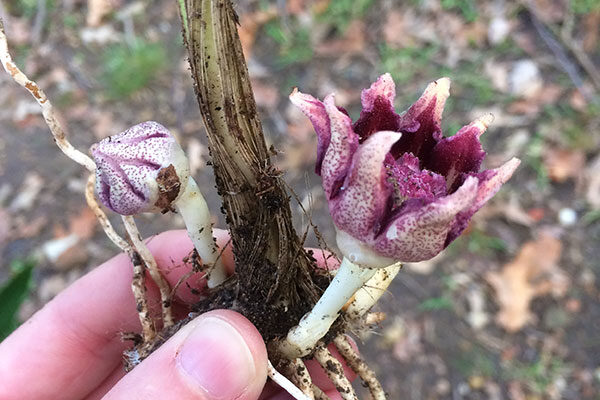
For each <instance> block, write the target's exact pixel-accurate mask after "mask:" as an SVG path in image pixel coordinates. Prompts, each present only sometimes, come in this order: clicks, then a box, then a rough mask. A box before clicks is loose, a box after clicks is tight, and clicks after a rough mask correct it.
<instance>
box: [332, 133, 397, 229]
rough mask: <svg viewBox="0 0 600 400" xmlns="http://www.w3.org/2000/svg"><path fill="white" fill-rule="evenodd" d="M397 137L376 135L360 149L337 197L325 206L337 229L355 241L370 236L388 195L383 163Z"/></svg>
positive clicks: (381, 216) (389, 192)
mask: <svg viewBox="0 0 600 400" xmlns="http://www.w3.org/2000/svg"><path fill="white" fill-rule="evenodd" d="M400 136H401V135H400V134H399V133H398V132H391V131H382V132H377V133H375V134H374V135H372V136H371V137H370V138H369V139H367V140H366V141H365V142H364V143H363V144H361V145H360V147H359V148H358V150H357V151H356V154H355V155H354V159H353V160H352V167H351V168H350V174H349V175H348V177H347V178H346V180H345V182H344V187H343V188H342V190H341V192H340V195H339V196H338V197H337V198H335V199H333V200H331V201H330V202H329V210H330V212H331V216H332V218H333V221H334V222H335V224H336V226H337V227H338V229H341V230H343V231H345V232H348V233H349V234H350V235H351V236H353V237H355V238H361V239H362V238H364V237H369V236H373V235H374V232H373V231H374V229H377V228H376V227H377V226H378V225H379V224H380V220H381V218H383V217H384V214H385V213H386V208H387V207H389V205H388V201H389V199H390V195H391V193H392V191H391V187H390V185H389V184H388V183H387V176H388V175H387V171H386V168H385V166H384V161H385V159H386V157H387V155H388V153H389V150H390V148H391V147H392V145H393V144H394V143H395V142H396V141H398V139H400Z"/></svg>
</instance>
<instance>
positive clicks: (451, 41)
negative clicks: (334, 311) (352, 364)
mask: <svg viewBox="0 0 600 400" xmlns="http://www.w3.org/2000/svg"><path fill="white" fill-rule="evenodd" d="M236 7H237V10H238V13H239V16H240V22H241V28H240V35H241V38H242V40H243V44H244V50H245V53H246V56H247V58H248V60H249V69H250V74H251V77H252V83H253V86H254V90H255V96H256V100H257V102H258V105H259V107H260V113H261V116H262V120H263V124H264V130H265V135H266V138H267V141H268V142H269V144H273V145H274V147H275V148H276V149H277V150H278V152H279V154H278V156H277V157H276V163H277V165H278V167H279V168H281V169H282V170H283V171H284V173H285V174H284V177H285V180H286V181H287V182H288V183H289V185H290V188H291V190H293V192H294V194H295V195H294V196H293V198H292V209H293V211H294V212H295V216H296V226H297V228H298V231H299V232H300V233H303V232H305V231H308V237H307V245H312V246H314V245H316V243H317V241H316V239H315V234H314V232H313V228H312V227H311V224H310V221H312V223H313V224H314V225H316V226H317V227H318V229H319V231H320V232H321V234H322V235H323V236H324V238H325V239H326V241H327V243H328V244H329V245H330V246H332V247H334V246H335V240H334V236H333V229H332V225H331V221H330V219H329V217H328V214H327V209H326V207H327V205H326V202H325V201H324V197H323V194H322V189H321V186H320V181H319V179H318V177H316V176H315V174H314V173H313V168H314V161H315V158H316V138H315V134H314V132H313V130H312V126H311V125H310V123H309V121H308V120H307V119H306V118H305V117H303V116H302V115H301V114H300V113H299V111H298V110H297V109H295V108H294V107H293V106H291V104H290V103H289V101H288V99H287V95H288V94H289V93H290V92H291V90H292V88H293V87H294V86H298V87H299V88H300V90H301V91H303V92H306V93H311V94H313V95H316V96H319V97H320V98H322V97H323V96H325V95H326V94H328V93H330V92H335V93H336V94H337V97H336V100H337V103H338V105H341V106H344V107H345V108H346V109H347V110H349V111H350V114H351V115H352V116H353V117H354V118H356V117H357V116H358V113H359V112H360V91H361V89H362V88H365V87H368V86H369V85H370V83H371V82H372V81H373V80H375V79H376V78H377V76H378V75H379V74H381V73H383V72H390V73H391V74H392V76H393V77H394V79H395V81H396V85H397V93H398V95H397V101H396V106H397V110H398V111H402V110H404V109H406V108H407V107H408V106H409V105H410V104H411V103H412V102H413V101H415V100H416V99H417V98H418V96H419V95H420V94H421V92H422V90H423V89H424V88H425V86H426V84H427V83H428V82H430V81H432V80H435V79H437V78H438V77H441V76H448V77H450V78H451V79H452V82H453V83H452V85H453V86H452V88H451V97H450V99H449V101H448V103H447V106H446V110H445V112H444V119H443V123H442V127H443V130H444V132H445V134H446V135H447V136H448V135H452V134H454V133H455V132H456V131H457V130H458V129H459V128H460V127H461V126H462V125H464V124H467V123H468V122H470V121H471V120H472V119H474V118H475V117H477V116H481V115H483V114H484V113H487V112H492V113H493V114H494V115H495V122H494V124H493V125H492V126H491V127H490V129H489V130H488V131H487V132H486V133H485V135H484V136H483V138H482V140H483V142H484V147H485V148H486V150H487V151H488V157H487V159H486V164H485V165H486V166H487V167H496V166H499V165H500V164H501V163H502V162H503V161H506V160H508V159H509V158H510V157H512V156H517V157H519V158H521V159H522V161H523V163H522V164H521V167H520V168H519V170H518V171H517V173H516V174H515V176H514V177H513V178H512V179H511V180H510V182H509V183H508V184H507V185H505V186H504V188H503V189H502V190H501V191H500V193H498V195H496V197H495V198H494V199H493V200H492V201H491V202H490V203H488V205H486V206H485V207H484V209H482V210H481V211H480V212H479V213H478V214H477V215H476V217H475V218H474V220H473V221H472V223H471V225H470V227H469V229H468V231H467V232H466V233H465V234H463V236H462V237H461V238H460V239H459V240H457V241H456V242H455V243H453V244H452V245H451V246H450V247H449V248H448V249H447V250H446V251H445V252H444V253H443V254H442V255H441V256H439V257H437V258H436V259H434V260H432V261H429V262H425V263H418V264H413V265H406V266H405V267H404V269H403V271H402V272H401V273H400V274H399V276H398V277H397V278H396V280H395V282H394V283H393V284H392V286H391V288H390V292H389V293H387V294H386V295H385V296H384V298H383V300H382V302H381V305H380V306H379V309H380V310H382V311H385V312H387V319H386V320H385V321H384V322H383V323H381V326H380V327H379V328H378V329H377V330H376V331H374V332H372V333H371V334H369V335H365V336H364V337H363V338H362V340H363V343H364V344H363V345H362V346H361V349H362V351H363V353H364V354H365V357H366V358H367V359H368V360H369V362H370V364H371V365H372V366H373V367H374V369H375V370H376V371H377V373H378V375H379V377H380V379H381V381H382V383H383V385H384V387H385V388H386V389H387V391H388V392H389V393H390V398H391V399H415V400H417V399H494V400H499V399H513V400H524V399H599V398H600V335H599V334H598V332H600V303H599V301H598V300H600V299H599V292H598V289H599V285H598V278H599V274H600V265H599V261H598V260H599V257H600V246H599V245H598V243H599V239H600V155H599V151H598V145H599V141H600V129H599V125H600V99H599V96H598V92H599V90H600V45H599V40H600V37H599V36H600V1H598V0H570V1H569V0H535V1H525V0H523V1H500V0H482V1H475V0H421V1H419V0H412V1H394V0H281V1H267V0H264V1H254V0H240V1H238V2H237V4H236ZM0 17H2V18H3V19H4V24H5V28H6V32H7V36H8V38H9V41H10V46H11V50H12V53H13V56H14V58H15V60H16V62H17V63H18V65H19V66H20V67H22V68H23V70H24V71H25V72H26V73H27V74H28V75H29V76H30V77H31V78H33V79H35V80H37V82H38V83H39V84H40V86H42V87H43V88H44V90H46V92H47V94H48V95H49V97H50V99H51V100H52V101H53V103H54V105H55V106H56V107H57V109H58V110H59V111H60V116H61V119H62V121H63V122H64V124H65V125H66V127H67V128H68V134H69V136H70V138H71V141H72V142H73V144H74V145H75V146H76V147H78V148H80V149H84V150H85V149H87V148H89V146H90V145H91V144H92V143H94V142H96V141H98V140H100V139H102V138H104V137H106V136H108V135H112V134H115V133H118V132H121V131H123V130H124V129H126V128H127V127H129V126H131V125H133V124H135V123H138V122H141V121H145V120H149V119H152V120H156V121H159V122H161V123H162V124H164V125H166V126H167V127H168V128H169V129H171V130H172V131H173V132H174V133H175V134H176V135H177V137H178V138H179V140H180V141H181V143H182V145H183V147H184V149H186V151H187V152H188V155H189V157H190V159H191V164H192V165H191V166H192V170H193V172H194V174H195V176H196V178H197V179H198V182H199V184H200V186H201V187H202V188H203V191H204V192H205V195H206V196H207V198H208V202H209V204H210V205H211V206H212V210H213V213H214V218H215V223H216V226H217V227H221V228H223V227H225V225H224V218H223V216H222V215H221V214H220V213H219V211H218V210H219V206H220V203H219V199H218V196H217V195H216V193H215V190H214V182H213V177H212V171H211V168H210V167H206V162H207V161H208V160H209V155H208V149H207V147H206V138H205V134H204V131H203V129H204V128H203V127H202V122H201V118H200V114H199V111H198V106H197V104H196V99H195V96H194V94H193V91H192V81H191V79H190V77H189V71H188V67H187V62H186V58H185V55H184V50H183V46H182V39H181V34H180V26H179V20H178V16H177V9H176V2H175V1H174V0H169V1H167V0H162V1H149V0H147V1H127V0H11V1H4V2H0ZM86 178H87V177H86V176H85V175H84V173H83V171H82V168H80V167H79V166H78V165H76V164H74V163H72V162H71V161H70V160H68V159H67V158H66V157H64V156H63V155H62V154H61V153H60V152H59V150H58V149H57V148H56V147H55V146H54V143H53V141H52V139H51V136H50V133H49V131H48V129H47V127H46V126H45V124H44V122H43V119H42V117H41V114H40V110H39V108H38V106H37V104H36V103H35V102H34V101H33V99H32V98H31V97H30V96H29V94H28V93H26V92H25V91H24V90H22V89H21V88H20V87H18V86H17V85H16V84H14V83H13V82H12V81H10V80H9V78H8V76H7V75H6V74H4V73H0V335H1V336H0V338H1V337H4V336H5V335H7V334H8V333H9V332H10V330H11V329H13V328H14V327H15V326H17V325H18V324H19V323H20V322H22V321H23V320H25V319H27V318H28V317H30V316H31V315H32V314H33V313H34V312H35V311H36V310H37V309H39V308H40V307H41V306H43V305H44V304H45V303H46V302H48V301H49V300H50V299H52V297H54V296H55V295H56V294H57V293H59V292H60V291H61V290H63V289H64V288H65V287H67V286H68V285H69V284H70V283H71V282H73V281H74V280H75V279H77V278H78V277H80V276H81V275H83V274H85V273H86V272H87V271H89V270H90V269H92V268H93V267H94V266H96V265H98V264H99V263H101V262H102V261H103V260H106V259H107V258H109V257H111V256H112V255H114V254H115V253H116V248H115V247H114V246H113V245H112V244H111V243H110V242H109V241H108V240H107V239H106V238H105V237H104V235H103V233H102V232H101V229H100V228H99V226H98V225H97V223H96V221H95V219H94V216H93V214H92V213H91V212H90V211H89V210H88V209H87V208H86V205H85V200H84V197H83V190H84V185H85V181H86ZM303 210H305V211H303ZM114 222H115V223H116V224H117V225H118V219H114ZM140 223H141V226H142V230H143V233H144V234H145V235H152V234H154V233H157V232H160V231H162V230H166V229H172V228H182V227H183V224H182V222H181V220H180V219H179V217H178V216H175V215H161V216H156V215H151V216H150V215H148V216H142V217H141V218H140ZM177 262H178V261H177V260H175V261H174V266H173V267H176V265H175V264H177Z"/></svg>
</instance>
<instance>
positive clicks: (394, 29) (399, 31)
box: [383, 10, 415, 47]
mask: <svg viewBox="0 0 600 400" xmlns="http://www.w3.org/2000/svg"><path fill="white" fill-rule="evenodd" d="M411 13H412V11H411ZM405 14H406V12H404V11H400V10H392V11H391V12H389V13H388V14H387V18H386V20H385V24H384V25H383V37H384V39H385V42H386V43H387V44H388V45H392V46H397V47H407V46H413V45H414V44H415V40H414V38H413V37H412V36H411V35H410V28H408V27H407V24H406V23H405V18H406V15H405ZM407 28H408V29H407Z"/></svg>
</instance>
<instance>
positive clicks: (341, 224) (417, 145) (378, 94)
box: [290, 74, 519, 266]
mask: <svg viewBox="0 0 600 400" xmlns="http://www.w3.org/2000/svg"><path fill="white" fill-rule="evenodd" d="M449 88H450V80H449V79H448V78H441V79H438V80H437V81H435V82H433V83H431V84H429V85H428V86H427V88H426V89H425V92H424V93H423V95H422V96H421V97H420V98H419V99H418V100H417V101H416V102H415V103H414V104H413V105H412V106H411V107H410V108H409V109H408V110H407V111H405V112H404V113H402V114H401V115H398V114H397V113H396V112H395V111H394V107H393V103H394V98H395V95H396V88H395V85H394V82H393V81H392V79H391V76H390V75H389V74H384V75H382V76H381V77H379V79H378V80H377V81H376V82H375V83H373V84H372V85H371V87H370V88H368V89H365V90H363V92H362V95H361V102H362V106H363V109H362V111H361V114H360V117H359V119H358V120H357V121H356V122H355V123H354V124H352V122H351V120H350V118H349V116H348V113H347V112H346V111H345V110H343V109H340V108H338V107H336V106H335V104H334V101H333V97H332V96H331V95H330V96H328V97H327V98H326V99H325V100H324V101H323V102H320V101H319V100H317V99H315V98H313V97H312V96H309V95H304V94H302V93H299V92H297V91H294V93H292V95H291V96H290V98H291V99H292V102H293V103H294V104H295V105H297V106H299V107H300V108H301V109H302V111H303V112H304V114H306V115H307V116H308V117H309V118H310V120H311V122H312V123H313V125H314V127H315V130H316V131H317V135H318V137H319V147H318V155H317V156H318V161H317V168H316V170H317V173H320V175H321V177H322V180H323V188H324V189H325V193H326V195H327V200H328V203H329V209H330V213H331V216H332V218H333V221H334V223H335V224H336V227H337V229H338V235H337V239H338V245H339V246H340V249H342V251H348V252H349V254H351V255H352V256H357V255H356V254H354V253H356V252H365V254H364V255H365V257H366V258H365V257H363V258H361V257H358V258H356V257H355V258H356V259H357V260H358V259H363V261H364V262H365V263H372V262H374V263H375V264H377V263H379V262H382V263H386V262H388V261H389V260H396V261H406V262H416V261H422V260H427V259H429V258H431V257H433V256H435V255H436V254H438V253H439V252H440V251H441V250H442V249H443V248H444V247H445V246H447V245H448V243H450V242H451V241H452V240H454V239H455V238H456V237H457V236H458V235H460V233H461V232H462V231H463V230H464V229H465V227H466V226H467V224H468V222H469V220H470V219H471V217H472V216H473V214H474V213H475V212H476V211H477V210H478V209H479V208H481V207H482V206H483V204H484V203H485V202H486V201H487V200H489V198H491V197H492V196H493V195H494V194H495V193H496V192H497V191H498V190H499V188H500V187H501V186H502V184H503V183H505V182H506V181H507V180H508V179H509V178H510V176H511V175H512V173H513V172H514V170H515V169H516V167H517V166H518V164H519V161H518V160H516V159H513V160H511V161H509V162H508V163H506V164H505V165H503V166H502V167H500V168H498V169H495V170H489V171H483V172H479V170H480V167H481V163H482V161H483V158H484V157H485V152H484V150H483V148H482V146H481V143H480V141H479V138H480V136H481V134H482V133H483V132H484V131H485V129H486V128H487V126H488V125H489V123H490V122H491V118H490V116H486V117H484V118H481V119H479V120H477V121H474V122H473V123H471V124H469V125H467V126H465V127H463V128H462V129H461V130H459V131H458V132H457V134H456V135H455V136H453V137H450V138H444V137H443V136H442V132H441V117H442V112H443V109H444V105H445V102H446V100H447V98H448V96H449ZM355 241H357V242H355ZM357 246H358V247H357ZM361 246H362V247H361ZM361 249H363V250H361ZM371 256H373V257H375V258H373V257H371ZM377 257H382V259H378V258H377ZM374 260H375V261H374ZM369 265H370V264H369ZM382 266H383V265H382Z"/></svg>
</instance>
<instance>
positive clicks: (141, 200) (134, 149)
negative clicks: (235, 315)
mask: <svg viewBox="0 0 600 400" xmlns="http://www.w3.org/2000/svg"><path fill="white" fill-rule="evenodd" d="M91 151H92V155H93V157H94V160H95V161H96V165H97V168H96V191H97V192H98V197H99V198H100V201H101V202H102V203H103V204H104V205H105V206H106V207H108V208H110V209H111V210H113V211H115V212H116V213H118V214H121V215H135V214H139V213H143V212H163V213H164V212H167V211H178V212H179V213H180V214H181V216H182V218H183V221H184V223H185V225H186V228H187V231H188V234H189V236H190V238H191V240H192V242H193V244H194V247H195V248H196V251H197V252H198V255H199V256H200V258H201V259H202V262H203V263H204V264H205V265H208V266H209V267H210V270H209V272H208V277H207V279H208V286H209V287H215V286H217V285H219V284H220V283H221V282H223V281H224V280H225V278H226V275H225V270H224V267H223V264H222V262H221V261H220V259H219V257H218V256H219V251H218V248H217V246H216V245H215V243H214V239H213V236H212V223H211V221H210V212H209V210H208V206H207V204H206V201H205V200H204V197H203V196H202V193H201V192H200V189H199V188H198V185H197V184H196V182H195V181H194V179H193V178H192V177H191V176H190V169H189V162H188V159H187V157H186V155H185V153H184V151H183V150H182V149H181V147H180V146H179V143H177V141H176V140H175V138H174V137H173V136H172V135H171V133H170V132H169V131H168V130H167V129H166V128H165V127H164V126H162V125H160V124H159V123H157V122H153V121H147V122H143V123H141V124H138V125H135V126H133V127H131V128H129V129H127V130H126V131H125V132H122V133H119V134H118V135H114V136H111V137H108V138H106V139H103V140H102V141H100V142H99V143H97V144H95V145H94V146H92V149H91Z"/></svg>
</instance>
